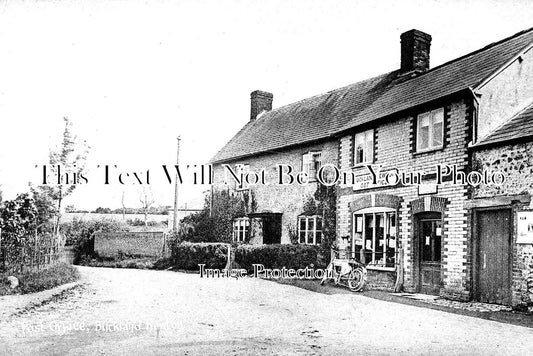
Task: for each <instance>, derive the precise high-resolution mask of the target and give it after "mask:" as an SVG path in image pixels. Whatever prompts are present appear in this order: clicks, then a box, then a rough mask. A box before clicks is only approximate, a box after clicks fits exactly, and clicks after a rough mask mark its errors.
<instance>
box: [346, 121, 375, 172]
mask: <svg viewBox="0 0 533 356" xmlns="http://www.w3.org/2000/svg"><path fill="white" fill-rule="evenodd" d="M360 135H364V137H363V140H364V143H363V160H362V161H361V162H357V158H358V157H357V137H358V136H360ZM367 135H368V137H371V138H372V140H371V142H372V152H370V157H367V149H368V142H369V140H368V137H367ZM375 141H376V140H375V129H373V128H372V129H368V130H365V131H360V132H358V133H356V134H355V135H354V136H353V157H352V158H353V166H354V167H357V166H361V165H364V164H372V163H374V158H375V150H376V148H375Z"/></svg>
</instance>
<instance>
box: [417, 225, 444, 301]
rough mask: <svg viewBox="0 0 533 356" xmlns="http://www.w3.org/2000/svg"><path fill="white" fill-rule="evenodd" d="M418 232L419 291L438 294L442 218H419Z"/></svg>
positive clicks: (440, 282) (440, 280) (440, 281)
mask: <svg viewBox="0 0 533 356" xmlns="http://www.w3.org/2000/svg"><path fill="white" fill-rule="evenodd" d="M418 232H419V235H418V241H419V260H420V264H419V271H420V277H419V281H420V283H419V287H420V288H419V289H420V292H422V293H427V294H439V291H440V287H441V284H442V279H441V262H442V220H441V219H440V218H439V219H421V220H420V223H419V229H418Z"/></svg>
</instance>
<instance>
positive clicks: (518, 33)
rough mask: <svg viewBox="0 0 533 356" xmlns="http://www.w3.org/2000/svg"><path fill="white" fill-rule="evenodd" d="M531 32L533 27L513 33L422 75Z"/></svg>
mask: <svg viewBox="0 0 533 356" xmlns="http://www.w3.org/2000/svg"><path fill="white" fill-rule="evenodd" d="M531 31H533V27H530V28H528V29H526V30H522V31H519V32H517V33H515V34H513V35H511V36H509V37H506V38H504V39H501V40H499V41H496V42H492V43H489V44H488V45H486V46H484V47H481V48H478V49H476V50H474V51H472V52H469V53H467V54H464V55H462V56H460V57H457V58H454V59H451V60H449V61H448V62H445V63H442V64H439V65H438V66H436V67H434V68H431V69H430V70H428V71H427V72H425V73H423V74H422V75H424V74H426V73H429V72H432V71H434V70H436V69H439V68H441V67H444V66H447V65H449V64H451V63H454V62H457V61H459V60H462V59H465V58H467V57H470V56H473V55H475V54H478V53H480V52H483V51H486V50H488V49H491V48H492V47H495V46H497V45H499V44H502V43H504V42H506V41H509V40H511V39H513V38H516V37H519V36H521V35H523V34H526V33H528V32H531ZM422 75H419V76H416V77H414V78H418V77H420V76H422ZM414 78H413V79H414Z"/></svg>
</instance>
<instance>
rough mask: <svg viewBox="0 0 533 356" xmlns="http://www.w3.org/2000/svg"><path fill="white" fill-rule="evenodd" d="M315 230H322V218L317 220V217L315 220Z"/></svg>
mask: <svg viewBox="0 0 533 356" xmlns="http://www.w3.org/2000/svg"><path fill="white" fill-rule="evenodd" d="M316 229H317V231H318V230H322V218H319V217H317V218H316Z"/></svg>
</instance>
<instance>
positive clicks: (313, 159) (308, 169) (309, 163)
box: [302, 152, 322, 180]
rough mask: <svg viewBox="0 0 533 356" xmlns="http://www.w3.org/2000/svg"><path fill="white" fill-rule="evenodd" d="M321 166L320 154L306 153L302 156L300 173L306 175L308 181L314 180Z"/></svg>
mask: <svg viewBox="0 0 533 356" xmlns="http://www.w3.org/2000/svg"><path fill="white" fill-rule="evenodd" d="M321 165H322V154H321V153H320V152H308V153H306V154H304V155H303V156H302V171H304V172H305V173H307V176H308V177H309V180H315V179H316V175H317V173H318V170H319V169H320V166H321Z"/></svg>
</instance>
